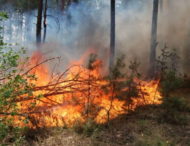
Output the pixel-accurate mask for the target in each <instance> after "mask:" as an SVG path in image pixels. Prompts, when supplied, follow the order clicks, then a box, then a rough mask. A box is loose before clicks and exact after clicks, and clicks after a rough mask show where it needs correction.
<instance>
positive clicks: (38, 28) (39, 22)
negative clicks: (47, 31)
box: [36, 0, 43, 44]
mask: <svg viewBox="0 0 190 146" xmlns="http://www.w3.org/2000/svg"><path fill="white" fill-rule="evenodd" d="M42 12H43V0H38V16H37V24H36V42H37V44H40V43H41V31H42Z"/></svg>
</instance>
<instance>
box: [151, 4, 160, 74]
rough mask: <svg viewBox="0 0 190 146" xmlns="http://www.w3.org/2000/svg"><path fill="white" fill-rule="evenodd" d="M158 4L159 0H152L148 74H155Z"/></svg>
mask: <svg viewBox="0 0 190 146" xmlns="http://www.w3.org/2000/svg"><path fill="white" fill-rule="evenodd" d="M158 5H159V0H154V2H153V15H152V30H151V46H150V69H149V76H150V77H151V78H153V77H154V76H155V69H156V68H155V65H156V47H157V22H158Z"/></svg>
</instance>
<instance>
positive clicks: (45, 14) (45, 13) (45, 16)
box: [43, 0, 47, 42]
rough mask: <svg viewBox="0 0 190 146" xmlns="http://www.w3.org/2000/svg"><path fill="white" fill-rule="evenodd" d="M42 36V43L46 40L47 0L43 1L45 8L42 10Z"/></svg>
mask: <svg viewBox="0 0 190 146" xmlns="http://www.w3.org/2000/svg"><path fill="white" fill-rule="evenodd" d="M43 23H44V36H43V42H45V40H46V33H47V0H45V8H44V22H43Z"/></svg>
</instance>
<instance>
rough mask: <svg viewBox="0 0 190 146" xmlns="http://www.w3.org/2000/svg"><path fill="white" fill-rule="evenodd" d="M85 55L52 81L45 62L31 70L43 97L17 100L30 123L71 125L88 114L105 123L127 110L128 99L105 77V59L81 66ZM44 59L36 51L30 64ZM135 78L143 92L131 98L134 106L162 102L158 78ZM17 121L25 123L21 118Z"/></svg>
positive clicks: (37, 124)
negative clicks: (120, 94)
mask: <svg viewBox="0 0 190 146" xmlns="http://www.w3.org/2000/svg"><path fill="white" fill-rule="evenodd" d="M87 54H88V53H87ZM86 56H87V55H84V58H86ZM84 58H82V59H81V60H79V61H77V62H72V63H71V67H70V68H69V69H68V71H67V72H64V73H63V74H61V75H59V76H58V77H54V79H53V81H52V78H51V75H50V71H49V69H48V66H47V65H45V64H41V65H40V66H37V67H35V68H34V69H33V70H32V71H31V73H33V74H35V75H36V77H37V78H38V80H37V81H35V85H36V86H37V87H36V88H39V89H38V90H36V91H35V92H34V95H35V96H38V95H42V97H39V98H38V99H34V98H31V99H30V100H26V101H22V102H20V103H18V104H19V107H20V110H21V111H24V112H25V113H28V114H29V119H30V123H29V124H28V126H30V127H33V128H34V127H35V126H38V127H44V126H45V127H54V126H65V125H67V126H72V125H73V124H75V123H76V122H82V123H83V122H85V121H86V120H87V119H88V118H93V119H94V121H95V122H96V123H106V122H107V121H108V119H114V118H116V117H118V116H119V115H122V114H125V113H127V112H128V106H127V101H126V100H119V99H118V98H117V97H116V96H117V94H116V91H114V90H113V89H112V88H111V86H110V82H109V81H108V80H105V79H104V78H103V77H102V75H101V67H102V62H101V61H100V60H97V61H95V62H94V63H93V64H92V66H93V69H88V68H86V67H83V66H82V65H83V63H84V60H85V59H84ZM42 59H43V57H42V55H41V53H39V52H35V53H34V54H33V56H32V57H31V61H30V64H31V66H35V65H36V64H37V63H39V61H40V60H42ZM135 82H136V83H138V88H139V89H141V91H142V92H141V93H140V95H139V96H140V97H141V98H137V97H134V98H132V103H131V109H132V110H134V109H135V108H136V107H138V106H139V105H146V104H160V103H161V101H160V99H161V94H160V93H159V92H158V91H157V87H158V81H149V82H146V81H141V80H138V79H136V80H135ZM40 87H41V88H40ZM42 87H43V88H42ZM104 87H106V90H107V91H105V88H104ZM117 92H120V91H117ZM31 103H35V106H34V108H31V109H30V108H29V107H31V106H30V105H31ZM108 116H109V117H108ZM16 123H17V124H19V125H21V126H23V125H22V124H21V122H19V121H18V120H17V121H16Z"/></svg>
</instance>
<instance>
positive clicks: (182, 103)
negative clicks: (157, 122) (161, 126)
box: [161, 97, 190, 125]
mask: <svg viewBox="0 0 190 146" xmlns="http://www.w3.org/2000/svg"><path fill="white" fill-rule="evenodd" d="M161 106H162V108H163V109H164V110H163V112H162V114H161V120H162V121H164V122H168V123H171V124H179V125H186V124H187V123H188V121H189V112H190V106H189V105H188V102H187V101H186V100H185V99H184V98H179V97H168V98H163V103H162V105H161Z"/></svg>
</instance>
